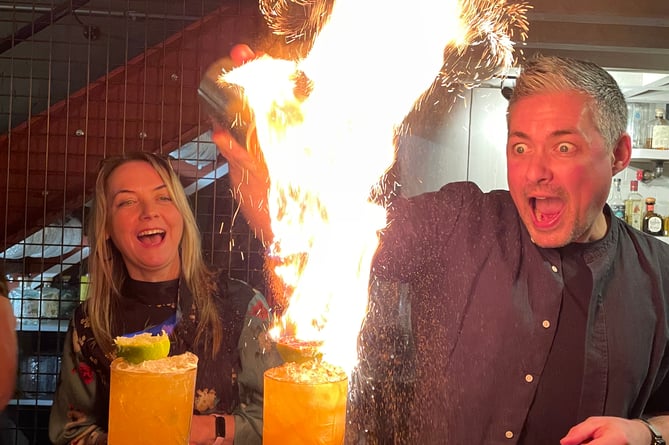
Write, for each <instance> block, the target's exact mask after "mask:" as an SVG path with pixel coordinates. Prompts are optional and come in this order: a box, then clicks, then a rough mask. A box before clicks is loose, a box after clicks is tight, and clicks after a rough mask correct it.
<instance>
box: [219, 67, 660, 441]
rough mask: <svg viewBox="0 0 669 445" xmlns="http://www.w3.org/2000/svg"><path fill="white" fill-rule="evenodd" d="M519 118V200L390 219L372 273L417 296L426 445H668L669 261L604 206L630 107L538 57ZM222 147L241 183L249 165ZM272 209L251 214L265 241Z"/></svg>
mask: <svg viewBox="0 0 669 445" xmlns="http://www.w3.org/2000/svg"><path fill="white" fill-rule="evenodd" d="M508 111H509V113H508V141H507V168H508V183H509V192H506V191H493V192H490V193H483V192H481V190H480V189H479V188H478V187H476V186H475V185H474V184H471V183H453V184H448V185H446V186H444V187H443V188H442V189H441V190H440V191H437V192H433V193H427V194H424V195H420V196H417V197H414V198H411V199H403V198H398V199H396V200H394V201H393V203H392V204H391V205H390V208H389V225H388V227H387V229H386V230H384V233H383V234H382V239H381V241H382V242H381V246H380V248H379V251H378V252H377V258H376V260H375V266H374V272H375V274H376V275H378V276H380V277H382V278H385V279H393V280H399V281H403V282H408V283H410V284H411V289H412V318H413V322H414V333H415V341H416V355H417V363H416V366H417V382H418V383H417V387H416V394H415V397H414V398H413V404H412V405H411V406H409V407H408V410H407V412H408V413H409V414H408V415H409V416H410V418H411V419H412V421H413V425H414V428H413V429H414V434H413V440H412V443H421V444H444V443H445V444H451V445H461V444H465V443H467V444H486V445H487V444H524V445H535V444H557V443H561V444H562V445H575V444H582V443H590V444H597V445H607V444H610V445H614V444H632V445H647V444H658V443H664V442H663V441H662V439H661V437H659V436H660V435H664V436H665V437H669V416H663V415H661V414H662V413H663V412H669V392H668V391H669V381H667V378H666V377H667V370H668V368H669V322H668V320H667V315H668V313H669V307H668V306H669V281H667V280H665V279H664V278H663V277H669V246H666V245H665V244H664V243H662V242H661V241H659V240H657V239H654V238H652V237H649V236H647V235H645V234H642V233H641V232H639V231H636V230H634V229H632V228H631V227H630V226H628V225H626V224H625V223H623V222H622V221H620V220H619V219H617V218H615V217H613V216H612V214H611V211H610V208H609V207H608V206H607V205H606V198H607V195H608V191H609V189H610V185H611V179H612V177H613V176H614V175H615V174H617V173H619V172H620V171H622V170H624V169H625V168H626V167H627V165H628V164H629V161H630V154H631V142H630V137H629V135H628V134H627V133H626V132H625V128H626V122H627V111H626V104H625V100H624V97H623V95H622V93H621V92H620V89H619V88H618V86H617V84H616V83H615V81H614V80H613V79H612V78H611V76H610V75H608V74H607V73H606V72H605V71H604V70H602V69H601V68H599V67H597V66H596V65H594V64H591V63H587V62H582V61H577V60H571V59H564V58H556V57H540V58H536V59H533V60H530V61H528V62H527V63H526V64H525V66H524V67H523V70H522V73H521V75H520V76H519V78H518V79H517V83H516V87H515V89H514V92H513V95H512V97H511V99H510V102H509V110H508ZM216 140H217V143H218V144H219V147H220V148H221V151H222V153H223V155H224V156H226V157H227V158H228V160H229V161H230V164H231V174H232V172H233V170H234V168H235V167H236V166H239V165H242V162H248V159H247V158H248V156H246V157H245V155H244V154H243V153H241V152H240V150H239V147H237V146H236V145H235V143H234V141H233V140H231V139H230V138H229V137H226V135H225V134H224V133H220V132H219V133H218V134H217V135H216ZM235 164H236V165H235ZM261 171H262V168H257V169H255V171H252V174H251V176H250V177H251V178H252V177H253V176H252V175H253V174H258V172H261ZM237 174H238V175H239V173H237ZM245 179H247V178H245ZM249 184H250V182H248V181H245V184H243V187H244V189H242V190H241V192H242V193H245V192H251V193H254V195H253V196H255V200H253V201H251V200H249V199H247V200H246V201H245V202H246V203H249V202H259V200H258V198H259V197H262V196H263V195H262V192H258V191H257V190H256V191H253V190H249V188H248V187H249ZM242 203H244V201H242ZM261 210H262V209H258V208H252V209H246V211H245V212H244V214H245V216H247V218H251V224H252V225H254V226H255V227H260V228H263V227H265V228H266V227H267V224H266V221H264V220H263V217H264V215H266V213H263V212H262V211H261ZM252 218H256V220H255V221H254V220H253V219H252ZM264 232H265V233H266V234H267V233H269V232H268V230H267V229H264ZM641 418H646V419H647V420H640V419H641Z"/></svg>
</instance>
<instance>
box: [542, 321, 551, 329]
mask: <svg viewBox="0 0 669 445" xmlns="http://www.w3.org/2000/svg"><path fill="white" fill-rule="evenodd" d="M541 326H543V327H544V328H546V329H548V328H550V327H551V322H550V321H548V320H544V321H542V322H541Z"/></svg>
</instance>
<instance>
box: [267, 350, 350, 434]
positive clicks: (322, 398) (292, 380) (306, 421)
mask: <svg viewBox="0 0 669 445" xmlns="http://www.w3.org/2000/svg"><path fill="white" fill-rule="evenodd" d="M264 382H265V401H264V407H263V445H341V444H343V443H344V432H345V427H346V399H347V397H348V378H347V376H346V373H345V372H344V371H343V370H342V369H341V368H338V367H335V366H332V365H330V364H328V363H324V362H319V361H309V362H306V363H301V364H298V363H286V364H284V365H282V366H279V367H276V368H272V369H269V370H267V371H265V379H264Z"/></svg>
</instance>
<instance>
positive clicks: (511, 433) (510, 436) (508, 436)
mask: <svg viewBox="0 0 669 445" xmlns="http://www.w3.org/2000/svg"><path fill="white" fill-rule="evenodd" d="M504 437H506V438H507V439H513V431H507V432H506V433H504Z"/></svg>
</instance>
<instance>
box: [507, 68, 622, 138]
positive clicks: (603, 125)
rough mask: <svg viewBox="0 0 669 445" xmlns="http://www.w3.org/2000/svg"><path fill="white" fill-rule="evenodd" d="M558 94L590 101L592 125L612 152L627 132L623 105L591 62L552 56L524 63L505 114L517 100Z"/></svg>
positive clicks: (613, 86)
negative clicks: (581, 96)
mask: <svg viewBox="0 0 669 445" xmlns="http://www.w3.org/2000/svg"><path fill="white" fill-rule="evenodd" d="M559 91H579V92H581V93H584V94H586V95H587V96H589V97H590V98H592V102H591V103H590V107H591V110H592V113H593V116H594V120H595V125H596V126H597V128H598V129H599V132H600V133H601V135H602V137H603V138H604V142H605V143H606V146H607V149H608V150H609V151H613V149H614V148H615V146H616V144H617V142H618V140H619V139H620V136H622V134H623V133H624V132H625V131H627V103H626V102H625V96H624V95H623V93H622V91H621V90H620V87H619V86H618V84H617V83H616V81H615V79H614V78H613V77H611V75H610V74H609V73H607V72H606V71H605V70H604V69H603V68H601V67H600V66H598V65H596V64H594V63H592V62H587V61H583V60H576V59H570V58H567V57H556V56H536V57H533V58H531V59H528V60H527V61H526V62H525V63H524V64H523V66H522V68H521V73H520V76H519V77H518V79H517V80H516V86H515V87H514V89H513V93H512V95H511V98H510V99H509V110H510V109H511V107H512V106H513V104H514V103H515V102H516V101H517V100H518V99H520V98H523V97H527V96H532V95H535V94H542V93H551V92H559Z"/></svg>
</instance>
